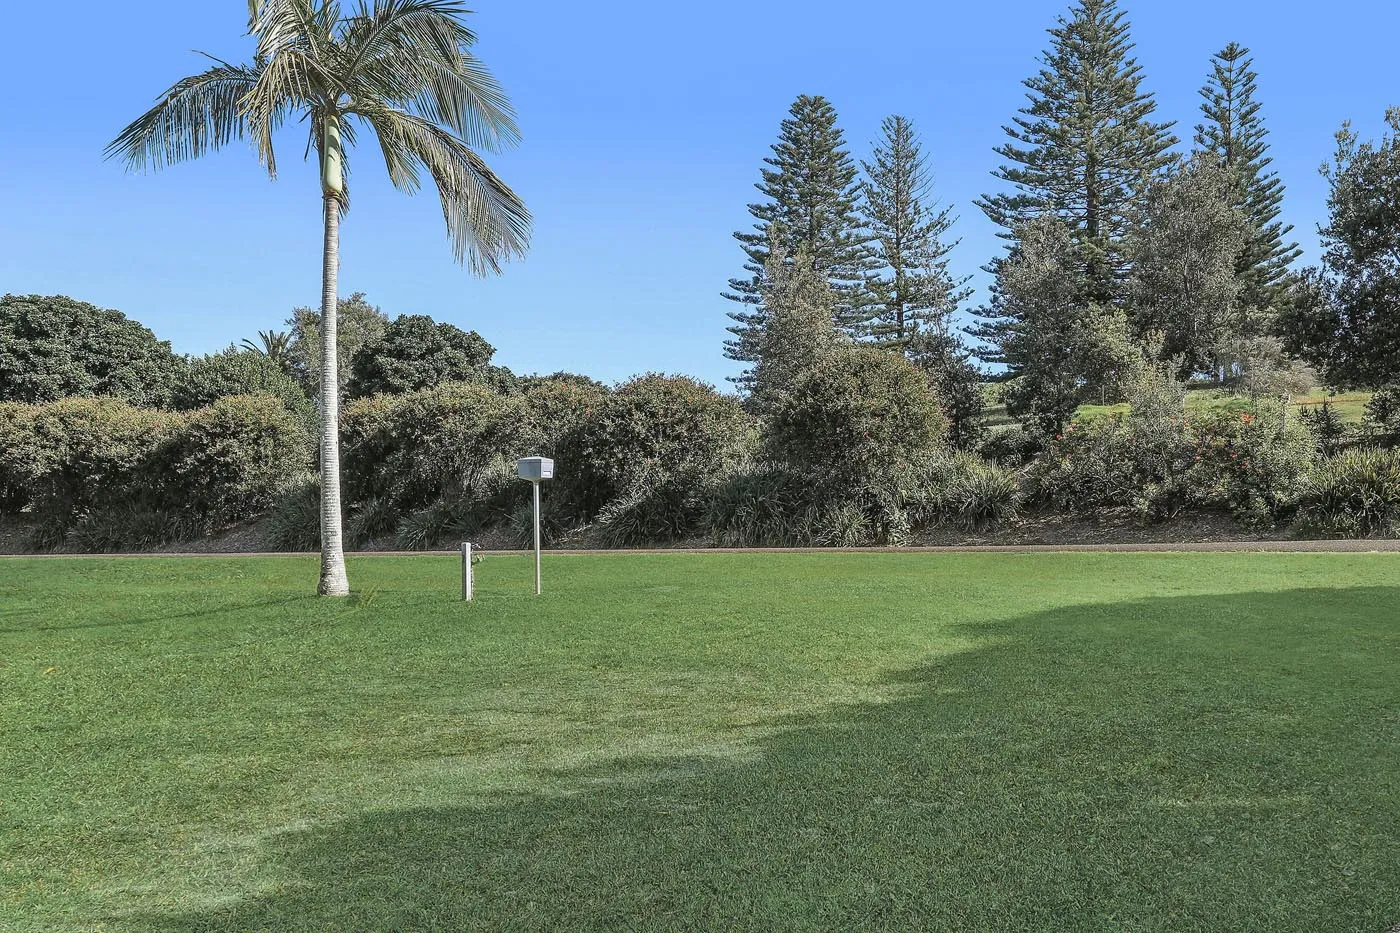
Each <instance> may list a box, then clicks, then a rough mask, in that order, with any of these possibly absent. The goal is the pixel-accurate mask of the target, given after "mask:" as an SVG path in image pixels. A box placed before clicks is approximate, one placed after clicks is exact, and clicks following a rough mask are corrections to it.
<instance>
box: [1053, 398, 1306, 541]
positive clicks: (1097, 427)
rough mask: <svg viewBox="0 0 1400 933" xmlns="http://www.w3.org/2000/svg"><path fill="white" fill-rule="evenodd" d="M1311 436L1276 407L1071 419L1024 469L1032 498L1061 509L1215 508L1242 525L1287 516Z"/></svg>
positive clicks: (1155, 513)
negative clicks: (1036, 458) (1223, 511)
mask: <svg viewBox="0 0 1400 933" xmlns="http://www.w3.org/2000/svg"><path fill="white" fill-rule="evenodd" d="M1316 456H1317V453H1316V442H1315V441H1314V439H1313V437H1312V434H1311V432H1310V431H1309V430H1308V428H1307V426H1306V425H1305V424H1303V423H1301V422H1300V421H1299V420H1298V419H1293V420H1291V421H1290V422H1288V423H1287V424H1286V425H1285V423H1284V418H1283V411H1282V408H1281V406H1272V405H1267V404H1263V403H1261V404H1260V406H1258V407H1257V408H1256V409H1255V410H1253V411H1240V410H1223V411H1208V412H1201V413H1193V414H1192V415H1190V416H1188V415H1186V414H1185V413H1184V412H1183V413H1182V414H1180V415H1177V414H1175V413H1173V414H1170V415H1164V416H1152V417H1134V416H1133V415H1117V416H1110V417H1106V418H1102V419H1098V420H1096V421H1092V422H1082V423H1076V424H1071V425H1070V426H1069V427H1067V428H1066V429H1065V432H1064V434H1062V435H1060V436H1057V437H1056V438H1055V439H1054V440H1053V441H1052V443H1051V445H1050V447H1049V449H1048V450H1047V451H1046V453H1045V454H1044V455H1043V456H1042V457H1041V459H1040V460H1038V461H1037V462H1036V463H1035V464H1033V465H1032V467H1031V468H1030V489H1031V494H1032V496H1033V497H1034V498H1036V499H1038V500H1040V501H1042V502H1046V503H1049V504H1051V505H1053V506H1055V507H1057V508H1061V509H1065V510H1067V511H1091V510H1094V509H1102V508H1109V507H1126V508H1132V509H1134V510H1135V511H1137V512H1138V513H1139V514H1140V515H1142V516H1143V517H1144V518H1146V519H1149V520H1162V519H1166V518H1170V517H1172V516H1174V515H1176V514H1178V513H1180V512H1181V511H1182V510H1183V509H1186V508H1201V507H1219V508H1225V509H1228V510H1229V511H1230V513H1231V514H1232V515H1233V516H1234V517H1235V518H1236V519H1238V520H1239V521H1240V522H1242V523H1243V524H1245V525H1246V526H1248V527H1251V528H1255V529H1260V530H1262V529H1267V528H1272V527H1276V526H1277V525H1279V524H1281V523H1284V522H1286V521H1287V519H1288V518H1289V516H1290V515H1291V514H1292V511H1293V509H1294V508H1295V507H1296V504H1297V500H1298V496H1299V494H1300V493H1301V491H1302V487H1303V482H1304V477H1305V476H1306V474H1307V471H1308V469H1309V468H1310V467H1311V466H1312V464H1313V462H1314V461H1315V459H1316Z"/></svg>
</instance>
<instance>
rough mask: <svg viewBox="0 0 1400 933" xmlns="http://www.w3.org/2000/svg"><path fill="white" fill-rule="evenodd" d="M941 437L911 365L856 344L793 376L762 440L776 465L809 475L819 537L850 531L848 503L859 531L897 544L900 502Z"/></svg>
mask: <svg viewBox="0 0 1400 933" xmlns="http://www.w3.org/2000/svg"><path fill="white" fill-rule="evenodd" d="M946 437H947V421H946V419H945V418H944V415H943V412H942V410H941V407H940V405H939V400H938V397H937V396H936V395H935V394H934V392H933V389H932V388H931V387H930V385H929V381H928V379H927V378H926V377H925V375H924V374H923V373H922V372H920V371H919V369H918V368H917V367H915V366H914V365H913V364H912V363H910V362H908V361H907V360H905V359H903V358H902V357H899V356H896V355H894V354H892V353H889V352H888V351H886V350H882V349H879V348H877V347H868V346H854V347H850V348H847V349H845V350H843V351H841V352H839V353H835V354H833V355H832V356H831V357H830V358H828V359H826V360H824V361H823V362H821V363H819V364H818V365H817V366H816V367H814V368H813V369H812V370H811V371H810V372H809V373H807V374H806V375H804V376H803V377H802V378H801V379H800V380H799V381H798V382H797V384H796V385H795V386H794V387H793V389H792V391H791V392H790V393H789V394H788V395H787V397H786V398H784V399H783V401H782V403H781V404H780V405H779V406H778V407H777V409H776V410H775V411H774V412H773V414H772V415H771V416H770V418H769V420H768V425H767V435H766V437H765V446H766V453H767V456H768V458H769V459H771V460H772V461H773V462H774V463H777V464H781V465H783V466H785V467H787V468H788V469H790V470H792V471H793V472H795V473H798V474H801V475H805V476H808V477H811V478H812V480H813V483H814V486H813V498H812V499H811V501H812V503H813V504H814V505H815V506H816V507H817V509H818V512H819V513H820V517H819V518H818V522H817V523H818V528H817V536H818V539H819V540H822V539H824V538H825V537H829V536H830V534H829V533H831V529H832V528H840V529H841V532H840V534H839V535H837V537H838V538H839V539H841V540H848V539H849V538H850V536H851V535H853V534H854V533H855V531H854V529H855V528H856V526H855V525H853V524H852V523H850V522H847V521H845V520H844V518H843V516H846V515H847V513H846V512H845V511H843V510H844V509H845V508H846V506H848V505H849V506H852V507H855V508H857V509H859V510H861V511H862V512H864V513H865V514H866V516H867V518H868V519H869V521H868V522H866V523H865V525H863V526H861V527H865V528H866V529H867V530H869V531H870V533H871V534H872V535H873V537H874V539H876V540H881V541H885V542H886V543H900V542H899V539H900V538H901V537H902V535H903V534H904V533H905V531H907V527H908V519H907V516H905V515H904V503H905V500H906V499H907V497H908V495H909V491H910V489H911V488H912V484H913V483H914V481H915V477H916V476H917V474H918V471H919V468H920V467H921V466H922V465H923V464H924V463H926V462H927V461H928V459H929V458H930V457H932V456H933V455H934V454H936V453H937V452H939V451H941V450H943V449H944V448H945V444H946ZM833 510H836V511H833ZM833 522H834V523H835V524H834V525H833V524H832V523H833Z"/></svg>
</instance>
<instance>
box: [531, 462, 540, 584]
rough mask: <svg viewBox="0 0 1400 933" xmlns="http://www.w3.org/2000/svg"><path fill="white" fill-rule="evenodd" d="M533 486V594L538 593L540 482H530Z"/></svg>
mask: <svg viewBox="0 0 1400 933" xmlns="http://www.w3.org/2000/svg"><path fill="white" fill-rule="evenodd" d="M530 485H531V486H533V487H534V488H535V595H536V596H538V595H540V484H539V483H537V482H536V483H531V484H530Z"/></svg>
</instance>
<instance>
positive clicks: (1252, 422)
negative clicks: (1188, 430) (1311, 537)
mask: <svg viewBox="0 0 1400 933" xmlns="http://www.w3.org/2000/svg"><path fill="white" fill-rule="evenodd" d="M1283 414H1284V412H1283V407H1282V406H1281V405H1279V404H1277V403H1258V404H1255V405H1253V406H1252V407H1251V408H1250V410H1247V411H1221V410H1216V411H1206V412H1203V413H1201V414H1199V415H1197V416H1196V418H1195V419H1194V421H1193V431H1192V440H1193V442H1194V445H1195V457H1196V458H1197V459H1196V460H1195V462H1196V464H1197V468H1196V470H1197V472H1198V473H1199V474H1200V477H1201V478H1200V480H1199V490H1200V491H1199V492H1198V495H1199V497H1200V500H1201V502H1202V504H1207V505H1220V506H1224V507H1225V508H1227V509H1229V511H1230V514H1232V515H1233V516H1234V517H1235V519H1236V520H1238V521H1239V522H1240V523H1241V524H1243V525H1244V526H1246V527H1248V528H1252V529H1255V530H1259V531H1266V530H1269V529H1272V528H1275V527H1278V526H1280V525H1283V524H1286V523H1287V522H1288V521H1290V520H1291V519H1292V516H1293V513H1294V511H1295V510H1296V509H1297V507H1298V501H1299V497H1300V496H1301V495H1303V492H1304V489H1305V484H1306V482H1307V476H1308V472H1309V470H1311V469H1312V467H1313V464H1314V463H1315V462H1316V460H1317V449H1318V441H1317V438H1316V437H1315V436H1314V435H1313V433H1312V431H1311V430H1310V429H1309V428H1308V425H1307V423H1306V422H1305V421H1303V420H1302V419H1299V418H1290V419H1288V420H1287V423H1286V424H1285V423H1284V417H1283Z"/></svg>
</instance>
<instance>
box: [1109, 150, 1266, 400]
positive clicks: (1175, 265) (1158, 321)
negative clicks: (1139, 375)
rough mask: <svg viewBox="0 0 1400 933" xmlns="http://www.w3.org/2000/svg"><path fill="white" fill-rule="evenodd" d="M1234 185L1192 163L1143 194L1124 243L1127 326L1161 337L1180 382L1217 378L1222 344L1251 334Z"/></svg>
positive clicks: (1244, 221) (1199, 158)
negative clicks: (1243, 298) (1239, 266)
mask: <svg viewBox="0 0 1400 933" xmlns="http://www.w3.org/2000/svg"><path fill="white" fill-rule="evenodd" d="M1236 183H1237V179H1236V177H1235V175H1234V173H1233V172H1232V171H1231V170H1230V169H1229V168H1227V167H1226V166H1225V165H1224V163H1223V162H1221V161H1220V160H1219V159H1217V157H1216V156H1214V155H1209V154H1204V153H1202V154H1197V155H1195V156H1193V157H1192V158H1191V159H1190V160H1188V161H1187V162H1185V163H1182V164H1181V165H1179V166H1177V167H1176V168H1175V169H1174V170H1173V171H1172V172H1170V173H1169V174H1167V175H1166V176H1164V177H1161V178H1158V179H1156V180H1155V181H1154V182H1153V183H1152V184H1151V185H1150V186H1149V187H1148V189H1147V192H1146V198H1145V201H1144V203H1143V206H1142V217H1141V218H1140V220H1139V222H1138V224H1137V230H1136V231H1135V235H1134V237H1133V239H1132V243H1131V248H1130V255H1131V258H1132V263H1133V264H1132V275H1131V283H1130V292H1131V295H1132V299H1133V304H1132V323H1133V326H1134V328H1135V330H1136V331H1137V333H1138V334H1139V335H1143V334H1148V333H1160V334H1161V335H1162V337H1163V340H1162V345H1161V356H1162V359H1174V360H1179V361H1180V370H1179V374H1180V375H1181V376H1182V377H1187V376H1190V375H1192V374H1194V373H1212V372H1216V371H1218V369H1219V366H1220V362H1221V360H1220V355H1221V353H1222V351H1223V350H1224V347H1225V344H1226V341H1227V340H1229V339H1230V338H1233V337H1238V336H1245V335H1248V334H1251V333H1254V332H1256V331H1257V327H1256V326H1255V325H1254V324H1253V323H1252V322H1251V321H1250V320H1249V319H1248V318H1249V314H1248V309H1246V308H1244V307H1243V306H1242V305H1241V302H1240V291H1241V281H1240V278H1239V276H1238V274H1237V270H1236V260H1237V259H1238V258H1239V257H1240V255H1241V253H1242V252H1243V250H1244V247H1245V243H1246V241H1247V239H1248V237H1249V234H1250V224H1249V219H1248V218H1247V217H1246V216H1245V214H1244V212H1243V210H1242V209H1241V208H1239V207H1237V206H1236V205H1235V204H1234V202H1235V200H1236V195H1235V187H1236Z"/></svg>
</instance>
